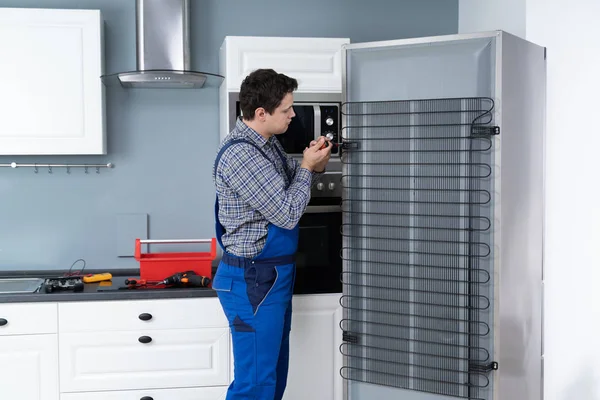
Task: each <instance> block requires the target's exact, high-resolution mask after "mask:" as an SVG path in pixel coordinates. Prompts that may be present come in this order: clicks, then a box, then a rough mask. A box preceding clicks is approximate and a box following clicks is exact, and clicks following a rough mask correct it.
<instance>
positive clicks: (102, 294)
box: [0, 266, 217, 303]
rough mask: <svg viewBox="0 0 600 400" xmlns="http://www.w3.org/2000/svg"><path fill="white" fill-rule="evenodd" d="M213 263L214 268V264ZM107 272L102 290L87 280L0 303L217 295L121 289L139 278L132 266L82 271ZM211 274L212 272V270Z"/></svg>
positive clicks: (44, 274)
mask: <svg viewBox="0 0 600 400" xmlns="http://www.w3.org/2000/svg"><path fill="white" fill-rule="evenodd" d="M215 267H216V266H214V267H213V268H215ZM103 272H110V273H111V274H112V275H113V277H112V280H111V282H112V284H111V286H110V287H109V286H103V291H98V287H99V283H86V284H84V290H83V291H82V292H78V293H74V292H73V291H59V292H54V293H45V291H44V290H43V288H42V290H41V291H40V292H38V293H17V294H0V303H30V302H59V301H60V302H63V301H110V300H153V299H179V298H196V297H216V296H217V294H216V292H215V291H214V290H212V289H211V288H164V289H122V290H119V289H118V288H120V287H125V286H126V285H125V280H126V279H128V278H129V279H131V278H139V269H133V270H122V269H120V270H113V271H111V270H108V271H106V270H104V271H94V270H89V271H88V270H86V271H84V273H86V274H87V273H92V274H97V273H103ZM64 273H65V271H3V272H0V278H55V277H59V276H63V274H64ZM213 276H214V273H213Z"/></svg>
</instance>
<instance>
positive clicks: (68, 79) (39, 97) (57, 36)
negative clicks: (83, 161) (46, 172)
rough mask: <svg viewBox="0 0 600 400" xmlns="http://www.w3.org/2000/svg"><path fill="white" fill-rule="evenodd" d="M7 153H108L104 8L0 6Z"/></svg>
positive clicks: (1, 140) (0, 83)
mask: <svg viewBox="0 0 600 400" xmlns="http://www.w3.org/2000/svg"><path fill="white" fill-rule="evenodd" d="M0 49H2V60H3V61H2V62H1V63H0V88H2V90H1V91H0V154H6V155H8V154H104V153H105V134H104V132H105V131H104V89H103V86H102V82H101V80H100V76H101V75H102V73H103V64H102V59H103V55H102V21H101V17H100V11H98V10H49V9H18V8H0Z"/></svg>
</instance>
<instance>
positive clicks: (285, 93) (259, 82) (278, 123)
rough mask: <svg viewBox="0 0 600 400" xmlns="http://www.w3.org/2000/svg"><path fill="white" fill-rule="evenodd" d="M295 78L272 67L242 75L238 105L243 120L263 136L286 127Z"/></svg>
mask: <svg viewBox="0 0 600 400" xmlns="http://www.w3.org/2000/svg"><path fill="white" fill-rule="evenodd" d="M297 88H298V82H297V81H296V80H295V79H293V78H290V77H288V76H285V75H283V74H278V73H277V72H275V71H273V70H272V69H258V70H256V71H254V72H252V73H251V74H250V75H248V76H247V77H246V79H244V81H243V82H242V86H241V88H240V109H241V111H242V115H243V117H244V122H246V124H247V125H248V126H250V127H251V128H252V129H254V130H255V131H257V132H258V133H260V134H261V135H263V136H265V137H271V136H273V135H278V134H280V133H283V132H285V131H286V130H287V128H288V125H289V124H290V121H291V120H292V118H293V117H294V116H295V115H296V114H294V109H293V108H292V104H293V102H294V96H293V92H294V90H296V89H297Z"/></svg>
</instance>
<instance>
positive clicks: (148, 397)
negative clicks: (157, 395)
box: [140, 396, 154, 400]
mask: <svg viewBox="0 0 600 400" xmlns="http://www.w3.org/2000/svg"><path fill="white" fill-rule="evenodd" d="M140 400H154V399H153V398H152V397H150V396H144V397H142V398H141V399H140Z"/></svg>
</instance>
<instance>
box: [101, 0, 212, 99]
mask: <svg viewBox="0 0 600 400" xmlns="http://www.w3.org/2000/svg"><path fill="white" fill-rule="evenodd" d="M189 22H190V0H136V35H137V40H136V45H137V69H136V70H135V71H128V72H120V73H116V74H111V75H104V76H102V82H103V83H104V84H105V85H106V86H115V85H121V86H123V87H125V88H150V89H163V88H164V89H174V88H176V89H197V88H202V87H208V86H219V85H220V84H221V82H222V81H223V77H222V76H221V75H217V74H209V73H205V72H197V71H191V70H190V23H189Z"/></svg>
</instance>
